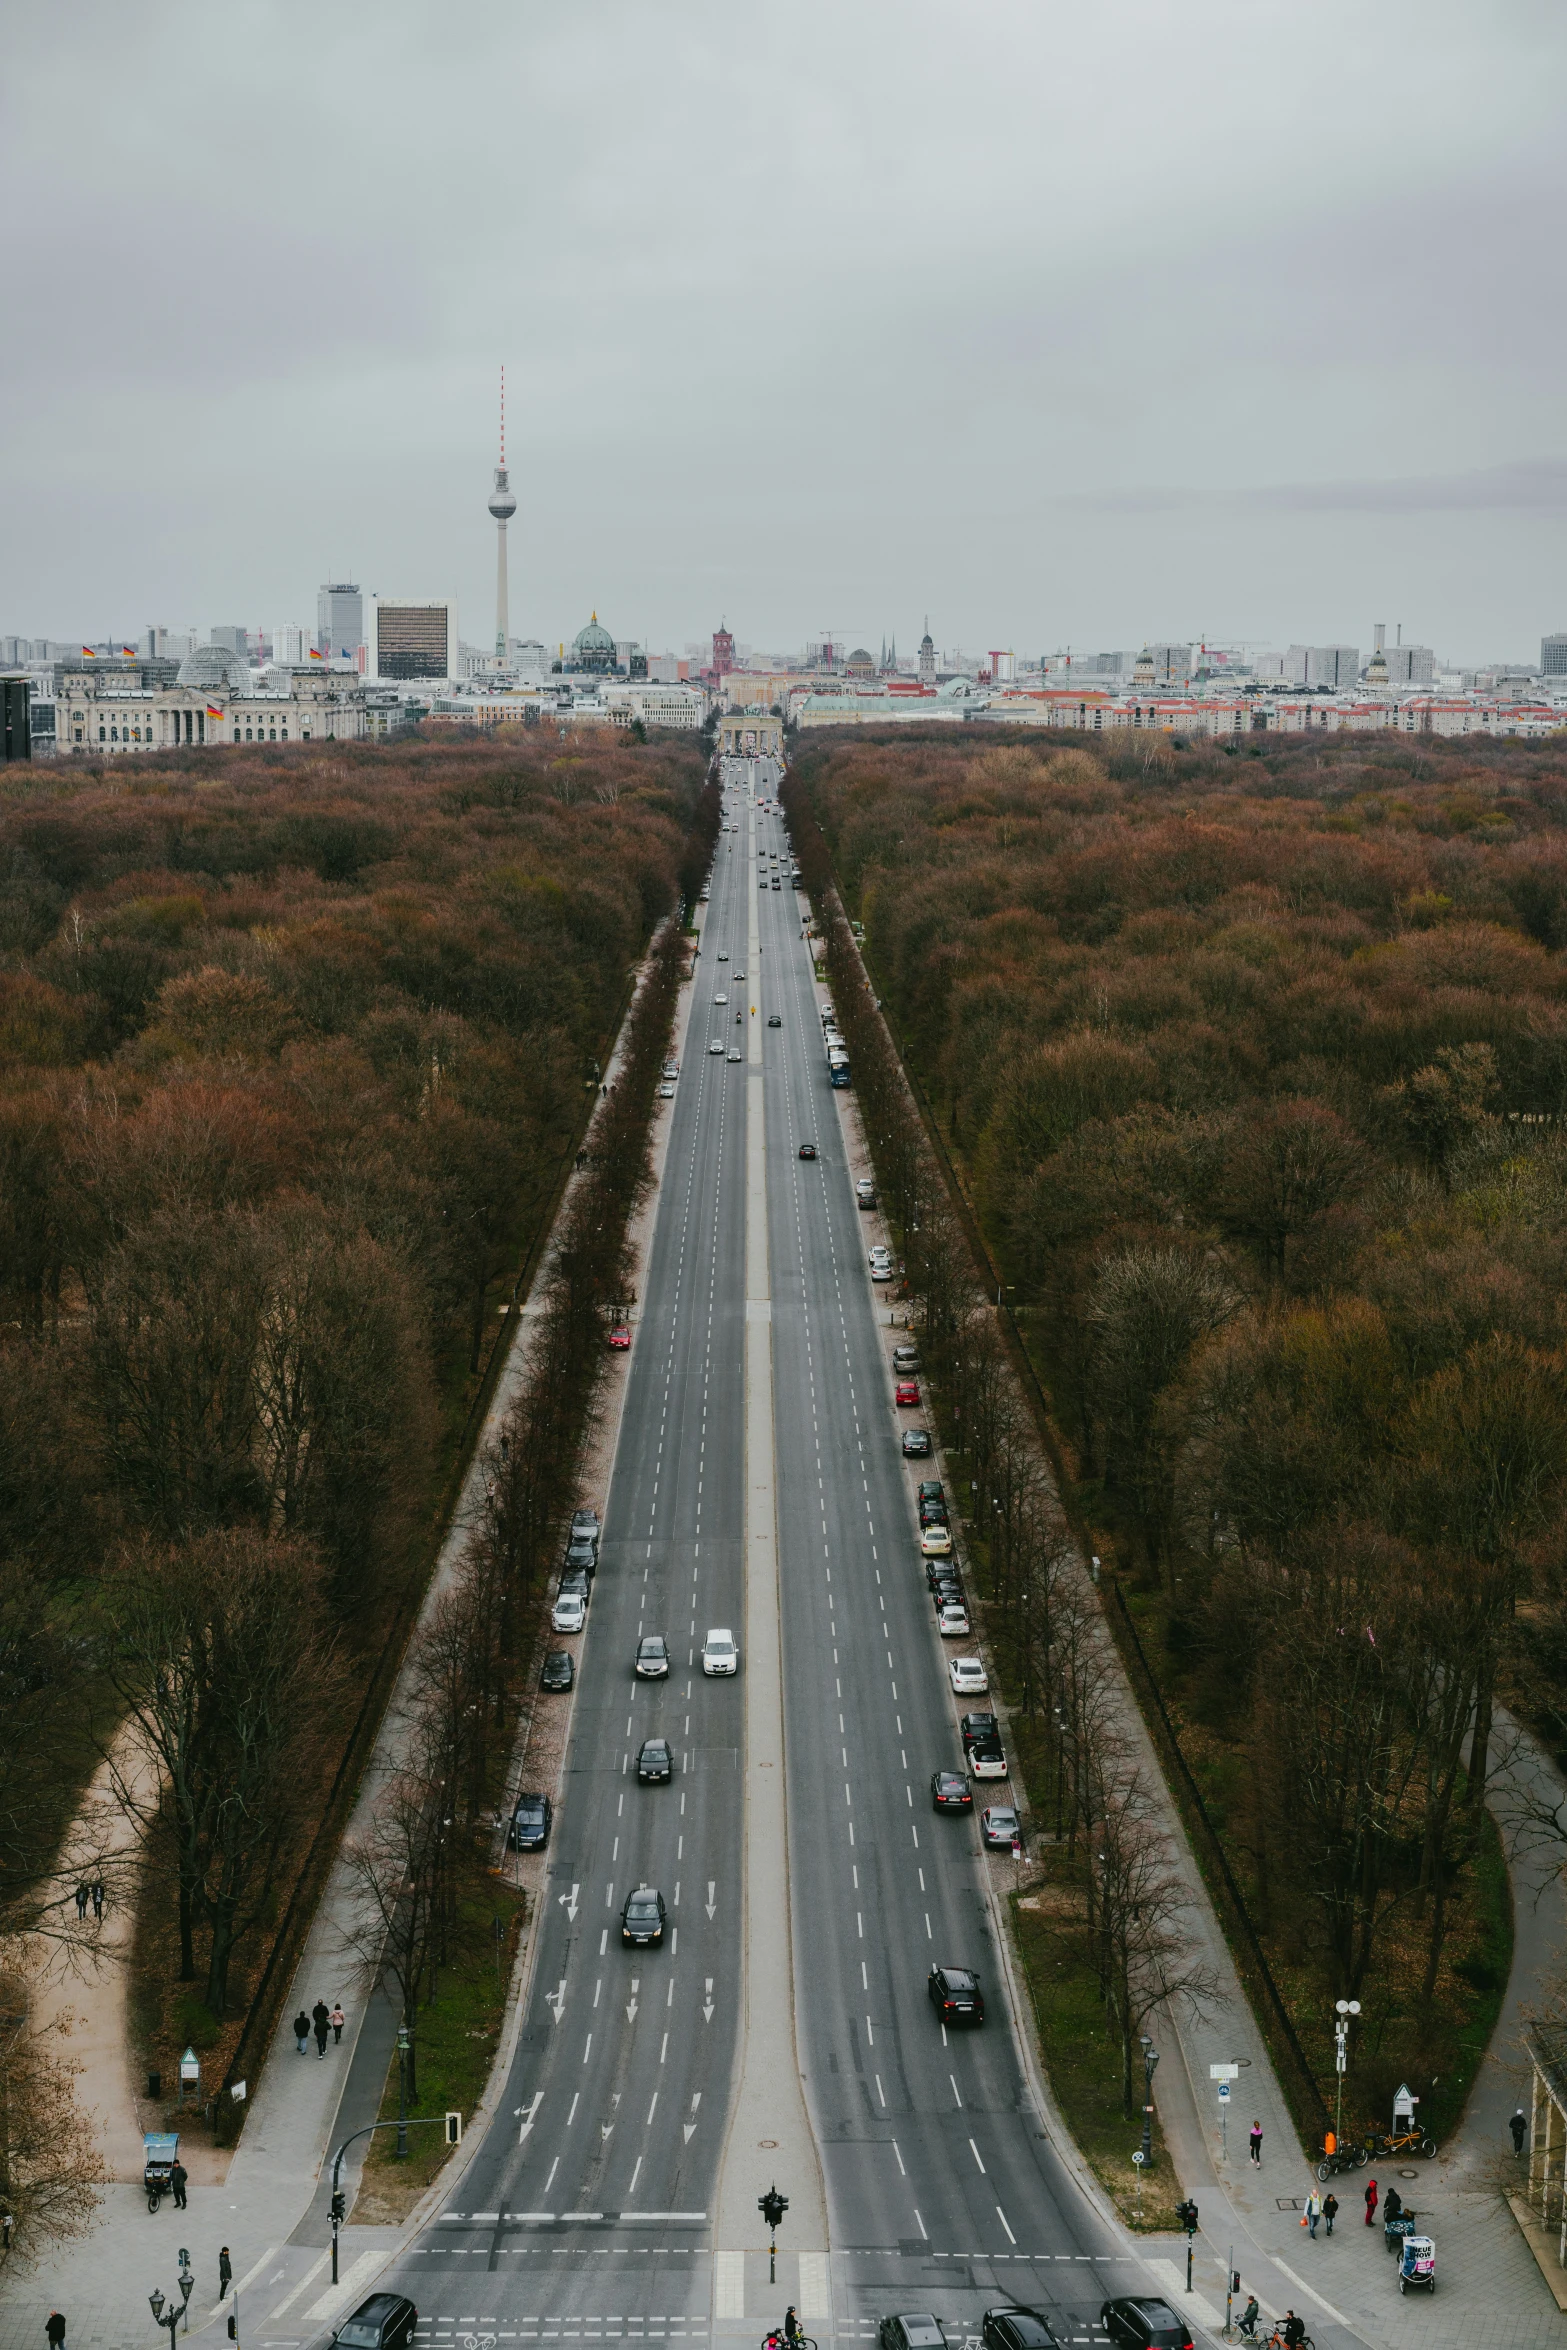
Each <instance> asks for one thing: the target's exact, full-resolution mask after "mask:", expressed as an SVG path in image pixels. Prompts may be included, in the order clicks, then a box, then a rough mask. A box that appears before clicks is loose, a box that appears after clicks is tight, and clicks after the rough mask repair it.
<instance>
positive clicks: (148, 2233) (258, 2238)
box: [0, 990, 691, 2350]
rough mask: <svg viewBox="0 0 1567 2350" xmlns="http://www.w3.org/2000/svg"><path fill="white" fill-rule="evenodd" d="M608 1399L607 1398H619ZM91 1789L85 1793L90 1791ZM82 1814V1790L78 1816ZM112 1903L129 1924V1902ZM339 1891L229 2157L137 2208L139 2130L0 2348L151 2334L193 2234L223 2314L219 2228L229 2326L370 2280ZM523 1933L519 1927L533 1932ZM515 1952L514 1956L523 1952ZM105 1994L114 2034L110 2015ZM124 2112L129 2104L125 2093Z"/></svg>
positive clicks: (392, 1715) (389, 1725)
mask: <svg viewBox="0 0 1567 2350" xmlns="http://www.w3.org/2000/svg"><path fill="white" fill-rule="evenodd" d="M690 995H691V991H689V990H688V991H687V995H686V1002H685V1003H684V1004H683V1005H682V1006H681V1008H680V1012H679V1014H678V1017H679V1018H680V1019H684V1018H685V1017H686V1015H687V1012H688V1009H689V1002H690ZM677 1049H678V1048H677ZM619 1058H620V1040H619V1038H618V1037H617V1039H616V1045H615V1051H614V1053H613V1054H612V1056H611V1059H610V1064H609V1067H608V1069H607V1070H606V1072H605V1076H606V1079H607V1078H608V1077H610V1076H612V1075H613V1073H614V1071H615V1069H616V1067H617V1066H618V1063H619ZM668 1131H669V1122H668V1121H667V1120H665V1121H664V1122H663V1124H662V1127H661V1128H660V1129H656V1130H655V1140H656V1144H657V1147H658V1152H659V1158H660V1160H661V1158H662V1151H663V1146H664V1143H665V1140H666V1138H667V1135H668ZM568 1189H569V1187H568ZM654 1197H655V1198H656V1187H655V1192H654ZM547 1264H548V1251H546V1252H545V1255H544V1258H543V1259H542V1261H541V1264H540V1267H539V1272H538V1273H537V1274H536V1275H535V1288H536V1287H537V1283H538V1279H539V1277H540V1275H542V1272H543V1271H544V1269H545V1266H547ZM532 1323H533V1318H532V1317H530V1316H529V1315H528V1314H527V1312H526V1310H524V1312H523V1313H522V1314H521V1315H519V1316H518V1317H517V1321H516V1324H515V1327H514V1329H513V1333H512V1338H511V1342H510V1345H509V1348H508V1352H507V1357H506V1361H505V1363H504V1365H503V1367H502V1370H501V1373H500V1376H499V1378H498V1379H497V1381H496V1385H495V1392H494V1394H493V1396H492V1398H491V1401H490V1406H489V1410H488V1412H487V1414H486V1416H485V1420H484V1425H483V1427H482V1428H481V1430H480V1431H479V1434H478V1437H477V1439H476V1441H475V1444H474V1450H473V1457H472V1459H471V1461H470V1462H469V1465H468V1469H467V1471H466V1473H465V1476H464V1479H463V1483H462V1487H461V1490H460V1492H459V1495H458V1499H457V1502H456V1505H455V1507H454V1509H453V1512H452V1517H451V1522H450V1525H449V1527H448V1529H447V1533H446V1537H445V1540H444V1541H443V1543H442V1545H441V1549H440V1553H439V1556H438V1559H437V1561H436V1566H435V1571H434V1573H433V1575H432V1576H431V1579H430V1586H429V1590H428V1592H427V1593H426V1596H425V1601H424V1606H423V1609H422V1611H421V1615H420V1623H421V1624H422V1623H423V1622H424V1621H425V1620H426V1619H427V1617H428V1615H429V1613H430V1611H431V1609H432V1608H433V1607H434V1606H435V1605H436V1604H437V1602H438V1601H439V1599H440V1597H441V1595H442V1594H443V1592H444V1591H445V1590H446V1589H447V1588H448V1587H449V1586H450V1584H451V1582H452V1580H453V1578H454V1576H455V1575H456V1573H457V1571H458V1569H459V1567H460V1565H461V1562H462V1559H463V1555H464V1553H465V1551H466V1548H467V1544H468V1539H469V1534H470V1531H471V1529H472V1527H473V1526H474V1525H475V1523H476V1522H477V1520H478V1517H479V1514H480V1511H481V1509H482V1505H483V1502H484V1480H485V1474H486V1469H485V1456H486V1454H487V1452H488V1451H489V1449H490V1447H491V1446H492V1445H493V1444H494V1443H495V1441H496V1440H497V1438H498V1436H499V1433H500V1428H501V1425H502V1422H503V1421H504V1419H505V1417H506V1415H507V1413H508V1412H509V1410H510V1409H511V1406H512V1403H513V1401H514V1399H515V1396H516V1393H517V1389H518V1387H519V1385H520V1383H521V1380H522V1378H523V1376H524V1373H525V1371H526V1366H527V1355H528V1349H529V1346H530V1344H531V1332H532ZM614 1408H615V1409H616V1410H618V1397H617V1399H616V1404H615V1407H614ZM410 1645H411V1644H410ZM402 1691H403V1680H402V1677H401V1676H400V1677H399V1681H398V1685H397V1687H396V1689H394V1691H393V1694H392V1697H391V1700H390V1702H389V1704H388V1707H387V1711H386V1715H385V1719H384V1721H383V1724H382V1727H381V1730H380V1733H379V1736H378V1738H377V1741H376V1745H375V1748H374V1751H373V1753H372V1756H371V1759H370V1762H369V1765H368V1767H367V1769H366V1772H365V1776H364V1779H363V1781H362V1782H361V1785H360V1789H359V1793H358V1797H357V1799H356V1802H355V1806H354V1810H353V1812H352V1814H351V1816H350V1819H349V1822H348V1827H347V1830H346V1836H347V1837H352V1836H354V1835H356V1834H358V1833H359V1832H360V1831H361V1830H362V1829H363V1827H364V1826H365V1824H366V1822H367V1820H368V1818H369V1814H370V1810H371V1807H372V1806H373V1804H374V1802H375V1799H376V1797H377V1795H378V1794H379V1793H380V1791H381V1789H382V1788H383V1787H384V1786H385V1784H386V1782H387V1780H388V1779H389V1778H390V1777H391V1776H393V1775H394V1774H395V1772H396V1770H397V1769H398V1768H399V1765H400V1762H401V1754H402V1744H401V1741H402V1717H401V1715H400V1711H399V1702H400V1698H401V1695H402ZM96 1787H97V1782H96V1781H95V1782H94V1788H95V1789H96ZM92 1800H93V1798H92V1795H91V1793H90V1794H89V1799H88V1802H89V1804H91V1802H92ZM86 1817H87V1806H84V1811H83V1819H84V1821H85V1819H86ZM81 1833H82V1830H81V1829H78V1830H76V1831H73V1844H74V1839H75V1838H76V1837H78V1836H79V1835H80V1834H81ZM123 1907H124V1916H125V1919H126V1923H127V1928H128V1921H129V1915H130V1912H129V1905H128V1903H127V1904H125V1905H123ZM352 1908H353V1889H352V1885H351V1882H350V1879H349V1875H348V1872H347V1870H346V1869H345V1868H344V1866H343V1864H342V1861H341V1859H339V1860H338V1861H337V1863H336V1864H335V1865H334V1867H333V1869H332V1872H331V1875H330V1877H329V1878H328V1881H327V1886H326V1890H325V1892H324V1894H323V1896H322V1899H321V1903H320V1906H319V1908H318V1910H317V1912H316V1916H315V1919H314V1921H313V1923H312V1926H311V1930H310V1934H309V1937H308V1939H307V1942H306V1944H305V1949H304V1952H303V1954H302V1956H301V1958H300V1961H299V1964H298V1967H297V1968H296V1970H295V1974H294V1978H293V1981H292V1983H291V1985H290V1989H289V1994H288V1997H287V1999H286V2000H285V2001H284V2003H283V2006H282V2009H281V2011H280V2015H279V2020H278V2027H277V2031H276V2034H275V2036H274V2038H273V2042H272V2046H271V2048H270V2050H269V2052H268V2055H267V2059H266V2062H265V2065H264V2067H263V2069H262V2072H261V2076H260V2079H259V2081H257V2082H254V2083H252V2085H251V2101H250V2102H251V2110H250V2114H249V2117H248V2119H247V2121H246V2124H245V2130H244V2134H243V2136H242V2138H241V2140H240V2143H239V2145H238V2147H237V2148H236V2149H235V2150H234V2152H233V2154H232V2155H231V2156H228V2155H225V2154H220V2153H219V2152H218V2150H216V2149H213V2148H211V2147H210V2146H209V2145H208V2143H207V2141H206V2133H205V2131H204V2130H202V2129H200V2128H199V2126H198V2127H197V2128H193V2130H192V2132H191V2134H190V2150H189V2153H188V2155H187V2167H188V2169H189V2170H190V2173H191V2183H190V2208H189V2210H188V2211H186V2212H177V2211H175V2210H174V2208H173V2206H172V2204H171V2203H170V2201H169V2200H168V2198H167V2197H166V2198H165V2199H164V2202H163V2205H162V2207H161V2209H160V2210H159V2212H158V2213H157V2215H156V2216H153V2215H151V2214H149V2212H148V2210H147V2200H146V2196H145V2194H144V2193H143V2191H142V2188H141V2184H140V2180H141V2157H140V2143H139V2136H138V2140H137V2145H136V2153H135V2164H134V2173H133V2176H134V2182H135V2183H134V2184H132V2183H128V2182H127V2181H126V2180H125V2179H124V2177H123V2175H121V2174H119V2173H116V2176H115V2183H113V2184H110V2185H109V2186H107V2187H106V2188H105V2189H104V2190H103V2201H102V2204H101V2206H100V2209H99V2211H98V2213H97V2215H96V2218H95V2221H94V2224H93V2226H92V2228H91V2230H90V2232H89V2233H88V2234H87V2235H86V2236H85V2237H83V2238H82V2239H81V2240H80V2241H78V2242H76V2243H70V2244H62V2245H58V2246H55V2247H53V2248H52V2249H51V2250H50V2251H49V2252H47V2253H46V2254H45V2256H44V2257H43V2258H42V2259H41V2260H40V2261H39V2262H38V2263H37V2264H36V2266H35V2267H33V2268H31V2269H29V2268H24V2267H22V2266H21V2265H19V2264H16V2263H13V2265H11V2266H10V2267H9V2268H8V2269H7V2270H6V2271H5V2272H4V2274H3V2276H0V2350H23V2346H24V2345H25V2350H36V2346H37V2344H38V2343H40V2342H41V2341H42V2340H43V2332H44V2325H45V2321H46V2320H47V2318H48V2315H49V2312H50V2311H51V2309H56V2308H58V2309H60V2310H63V2311H64V2313H65V2315H66V2319H67V2322H68V2326H69V2335H68V2339H69V2341H70V2343H71V2345H72V2350H125V2346H126V2345H129V2344H134V2343H136V2342H144V2343H146V2344H148V2345H149V2350H150V2346H152V2345H154V2344H155V2340H156V2337H155V2336H154V2334H153V2328H152V2313H151V2311H150V2309H149V2308H148V2304H147V2296H148V2295H149V2294H150V2293H151V2292H152V2291H153V2289H154V2288H155V2287H156V2288H157V2289H159V2290H160V2291H162V2292H163V2293H164V2294H165V2295H171V2294H172V2296H173V2298H175V2299H176V2300H177V2299H178V2297H179V2295H178V2286H177V2283H176V2276H177V2269H178V2253H179V2250H180V2249H181V2248H182V2247H184V2248H186V2249H188V2250H189V2253H190V2256H191V2264H192V2267H193V2268H194V2270H195V2274H196V2278H197V2284H196V2289H195V2291H194V2292H193V2294H192V2295H191V2301H190V2331H191V2333H192V2334H197V2333H200V2332H202V2331H203V2330H204V2329H205V2328H207V2327H210V2326H212V2325H214V2324H221V2322H222V2318H223V2316H224V2315H225V2314H226V2312H227V2310H232V2308H233V2306H234V2305H233V2302H232V2300H230V2301H229V2302H228V2304H227V2305H226V2309H220V2306H219V2304H218V2300H217V2268H218V2253H219V2249H220V2247H221V2246H223V2245H225V2244H226V2245H227V2246H228V2247H229V2252H230V2256H231V2259H232V2261H233V2267H234V2276H235V2281H236V2283H237V2285H238V2286H239V2288H240V2292H241V2296H242V2302H243V2307H244V2312H245V2323H244V2329H243V2335H242V2338H245V2337H248V2336H259V2335H261V2334H262V2333H266V2334H267V2335H268V2336H269V2337H270V2338H272V2339H274V2340H277V2341H281V2342H284V2343H295V2342H303V2341H304V2340H305V2339H307V2338H308V2337H309V2336H310V2335H311V2334H313V2333H317V2332H319V2331H320V2330H321V2327H322V2325H323V2324H324V2323H325V2322H326V2321H327V2320H328V2319H330V2318H331V2317H333V2316H335V2315H337V2314H339V2313H340V2312H341V2311H343V2310H345V2309H348V2308H351V2307H352V2306H353V2303H354V2301H355V2300H357V2299H358V2298H360V2297H361V2296H362V2295H363V2293H364V2292H365V2291H366V2290H367V2289H368V2285H369V2281H370V2279H371V2278H372V2277H373V2276H374V2275H375V2273H376V2271H377V2270H378V2269H379V2268H380V2267H381V2266H382V2265H383V2264H384V2262H385V2261H386V2259H387V2258H388V2257H389V2256H390V2255H391V2253H392V2252H393V2251H394V2250H395V2249H396V2247H397V2245H398V2243H399V2242H400V2241H401V2239H402V2236H403V2234H404V2233H405V2231H404V2229H402V2228H394V2227H384V2228H383V2227H375V2228H353V2229H345V2231H344V2233H343V2238H342V2245H341V2258H340V2269H341V2276H340V2284H339V2286H338V2288H337V2290H336V2291H335V2292H334V2291H333V2290H332V2288H331V2282H330V2270H329V2262H330V2257H331V2256H330V2249H329V2242H330V2228H329V2225H328V2221H327V2211H326V2204H327V2197H328V2187H327V2182H326V2180H325V2178H324V2177H323V2175H322V2169H323V2165H324V2163H325V2162H326V2160H327V2157H328V2155H329V2154H330V2152H331V2150H332V2148H333V2147H334V2145H336V2144H337V2143H339V2142H340V2140H341V2137H342V2136H343V2135H345V2134H346V2133H347V2132H348V2131H349V2130H351V2129H353V2128H356V2127H359V2126H361V2124H362V2123H364V2122H367V2121H369V2120H371V2119H372V2118H373V2117H374V2115H375V2113H376V2111H377V2110H378V2108H379V2105H380V2101H381V2093H382V2088H383V2085H384V2083H385V2079H386V2072H387V2066H388V2063H389V2061H390V2057H391V2052H392V2048H393V2044H394V2041H395V2023H394V2019H393V2017H392V2015H391V2011H390V2009H389V2008H388V2007H387V2006H386V2003H385V2001H384V2000H382V1999H379V1998H373V1999H371V2000H370V2001H368V2002H367V2001H365V2000H364V1999H363V1997H362V1996H361V1995H360V1994H359V1993H358V1992H357V1991H356V1990H355V1987H354V1985H353V1983H352V1980H351V1977H350V1970H349V1967H348V1965H347V1962H346V1961H345V1959H344V1956H343V1947H344V1929H345V1925H346V1923H347V1921H348V1919H349V1918H350V1916H351V1914H352ZM117 1915H118V1912H117V1910H116V1909H113V1908H111V1910H110V1911H109V1912H108V1913H107V1917H106V1929H105V1931H106V1938H107V1935H108V1932H109V1931H110V1929H112V1928H113V1927H114V1925H115V1923H116V1920H117ZM531 1939H532V1937H531V1933H530V1934H529V1935H528V1936H527V1941H528V1943H530V1944H531ZM519 1963H520V1964H523V1965H525V1964H526V1958H525V1956H524V1957H522V1958H521V1959H520V1961H519ZM100 1984H101V1991H102V1994H103V1995H104V1996H106V1997H107V1999H108V2002H109V2004H108V2005H107V2006H105V2007H104V2008H103V2012H102V2017H101V2020H100V2021H99V2022H95V2024H94V2026H93V2028H92V2032H91V2036H90V2041H89V2038H88V2035H87V2033H86V2031H85V2028H83V2029H82V2030H81V2033H80V2036H79V2037H76V2038H73V2040H72V2041H71V2042H68V2043H67V2048H68V2049H71V2048H76V2049H77V2050H78V2051H79V2052H82V2051H86V2050H87V2049H88V2048H89V2047H90V2049H91V2060H90V2063H89V2069H88V2071H87V2073H86V2075H85V2077H84V2079H83V2081H82V2082H81V2084H80V2088H81V2092H82V2094H83V2097H84V2100H85V2101H86V2102H88V2103H90V2104H92V2105H94V2106H96V2107H97V2108H98V2109H99V2111H100V2112H101V2113H102V2114H103V2115H104V2116H105V2117H106V2120H108V2122H109V2123H110V2127H111V2129H112V2131H113V2142H114V2144H115V2146H116V2147H117V2148H118V2150H119V2159H122V2160H123V2159H124V2158H125V2144H124V2141H125V2132H126V2110H125V2109H126V2101H127V2085H128V2073H127V2064H126V2056H125V2043H124V2030H123V2013H124V1987H123V1980H122V1978H121V1977H120V1975H119V1972H118V1969H115V1970H114V1971H113V1972H112V1973H111V1972H110V1971H109V1970H107V1969H105V1970H103V1973H102V1975H101V1978H100ZM116 1994H117V1997H118V2011H117V2012H118V2017H119V2024H118V2037H117V2038H116V2037H115V2036H114V2033H113V2032H112V2031H111V2028H110V2015H111V2012H112V2011H113V2001H114V1998H115V1996H116ZM339 1996H341V1997H342V2001H343V2006H344V2009H345V2011H346V2013H347V2018H348V2020H347V2023H346V2026H345V2028H344V2032H343V2040H342V2045H341V2046H340V2047H339V2046H336V2045H334V2044H332V2043H330V2042H329V2043H328V2047H327V2053H326V2057H325V2059H320V2058H318V2057H317V2055H316V2052H315V2044H314V2042H313V2041H312V2042H311V2043H310V2046H309V2051H308V2053H307V2054H306V2055H305V2056H300V2055H299V2054H298V2053H297V2050H296V2048H295V2044H294V2034H293V2029H292V2019H293V2017H294V2014H295V2012H296V2011H297V2009H298V2008H299V2007H301V2006H303V2007H304V2008H305V2009H306V2010H307V2011H308V2010H309V2009H310V2008H312V2007H313V2006H314V2005H315V2002H316V2000H317V1999H318V1998H323V1999H325V2001H326V2003H327V2005H328V2006H329V2007H330V2006H331V2005H332V2002H333V2000H334V1999H335V1998H337V1997H339ZM65 2003H66V2004H67V2005H70V2006H72V2007H73V2008H75V2009H76V2010H77V2011H78V2012H79V2011H80V2010H81V2008H82V2005H83V2002H82V2000H81V1999H80V1998H78V1999H75V2000H72V1999H70V1998H66V2001H65ZM116 2069H117V2071H118V2074H119V2075H120V2076H123V2077H124V2085H122V2081H121V2080H119V2079H117V2078H116ZM131 2111H132V2112H133V2113H134V2099H132V2100H131ZM182 2152H185V2148H184V2146H183V2145H182ZM362 2153H363V2147H362V2146H361V2147H360V2148H358V2149H356V2154H357V2155H362ZM224 2166H226V2171H227V2175H226V2177H225V2176H224V2175H223V2168H224ZM359 2167H360V2166H359V2162H358V2161H357V2160H355V2159H353V2158H350V2159H349V2160H348V2161H345V2164H344V2184H345V2186H346V2187H347V2188H348V2190H349V2200H350V2207H351V2206H352V2197H353V2189H354V2188H355V2186H356V2185H357V2182H358V2175H359Z"/></svg>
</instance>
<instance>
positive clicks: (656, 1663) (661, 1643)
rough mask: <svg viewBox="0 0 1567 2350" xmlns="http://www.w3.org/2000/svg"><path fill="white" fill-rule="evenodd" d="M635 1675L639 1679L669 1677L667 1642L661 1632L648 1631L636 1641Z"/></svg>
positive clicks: (657, 1679)
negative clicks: (643, 1637) (644, 1636)
mask: <svg viewBox="0 0 1567 2350" xmlns="http://www.w3.org/2000/svg"><path fill="white" fill-rule="evenodd" d="M636 1676H637V1679H638V1680H639V1681H665V1680H667V1679H668V1678H669V1642H668V1641H667V1640H666V1639H665V1638H664V1635H663V1633H662V1632H649V1633H648V1634H647V1636H646V1638H645V1639H642V1640H639V1641H638V1642H637V1663H636Z"/></svg>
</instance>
